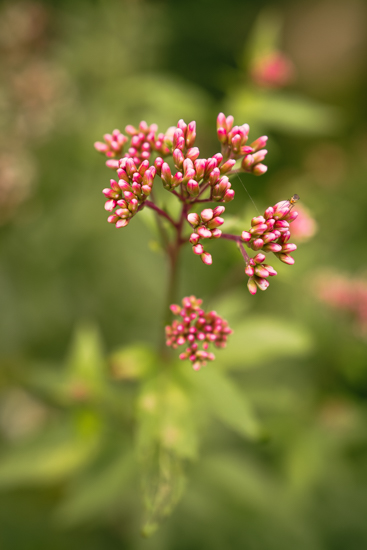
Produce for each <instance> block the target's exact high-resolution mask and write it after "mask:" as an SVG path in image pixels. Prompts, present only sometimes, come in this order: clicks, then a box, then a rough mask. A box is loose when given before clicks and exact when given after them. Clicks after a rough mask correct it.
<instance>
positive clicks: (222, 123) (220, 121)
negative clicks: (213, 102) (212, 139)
mask: <svg viewBox="0 0 367 550" xmlns="http://www.w3.org/2000/svg"><path fill="white" fill-rule="evenodd" d="M218 128H225V129H227V120H226V115H225V114H224V113H219V115H218V116H217V129H218Z"/></svg>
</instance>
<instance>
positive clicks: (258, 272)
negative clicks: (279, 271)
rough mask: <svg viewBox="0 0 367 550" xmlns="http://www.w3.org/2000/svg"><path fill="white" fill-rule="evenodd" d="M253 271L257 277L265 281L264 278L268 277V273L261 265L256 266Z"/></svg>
mask: <svg viewBox="0 0 367 550" xmlns="http://www.w3.org/2000/svg"><path fill="white" fill-rule="evenodd" d="M254 270H255V275H256V276H257V277H263V278H264V279H266V277H269V271H268V270H267V269H265V267H264V266H262V265H261V264H260V265H257V266H256V267H255V268H254Z"/></svg>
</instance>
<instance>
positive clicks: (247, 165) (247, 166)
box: [241, 155, 254, 172]
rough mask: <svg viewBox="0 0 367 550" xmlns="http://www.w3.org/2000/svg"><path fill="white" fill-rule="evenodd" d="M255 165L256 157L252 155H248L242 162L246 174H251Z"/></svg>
mask: <svg viewBox="0 0 367 550" xmlns="http://www.w3.org/2000/svg"><path fill="white" fill-rule="evenodd" d="M253 163H254V157H253V156H252V155H246V156H245V157H244V158H243V160H242V162H241V166H242V168H243V170H245V172H249V171H250V170H251V166H252V165H253Z"/></svg>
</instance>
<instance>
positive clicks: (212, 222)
mask: <svg viewBox="0 0 367 550" xmlns="http://www.w3.org/2000/svg"><path fill="white" fill-rule="evenodd" d="M223 224H224V219H223V218H220V217H219V216H216V217H215V218H213V219H212V220H210V222H209V223H207V228H208V229H216V228H217V227H220V226H221V225H223Z"/></svg>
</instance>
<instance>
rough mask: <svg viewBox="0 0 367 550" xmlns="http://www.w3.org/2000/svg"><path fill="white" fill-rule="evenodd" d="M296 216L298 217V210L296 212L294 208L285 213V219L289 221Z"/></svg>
mask: <svg viewBox="0 0 367 550" xmlns="http://www.w3.org/2000/svg"><path fill="white" fill-rule="evenodd" d="M296 218H298V212H296V211H295V210H291V212H289V214H287V216H286V220H287V221H288V222H289V223H291V222H293V221H294V220H295V219H296Z"/></svg>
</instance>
